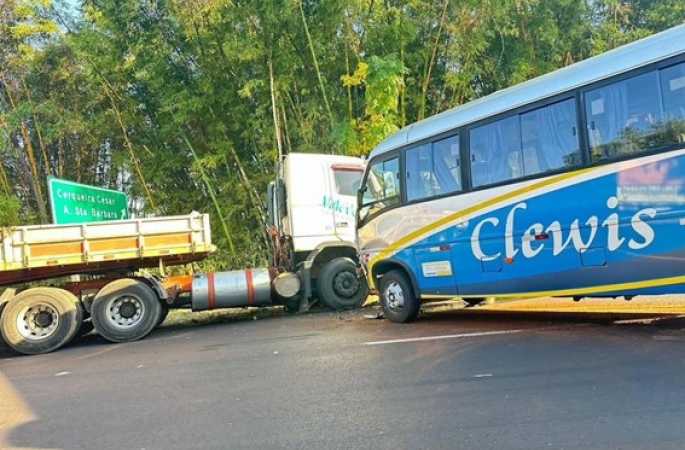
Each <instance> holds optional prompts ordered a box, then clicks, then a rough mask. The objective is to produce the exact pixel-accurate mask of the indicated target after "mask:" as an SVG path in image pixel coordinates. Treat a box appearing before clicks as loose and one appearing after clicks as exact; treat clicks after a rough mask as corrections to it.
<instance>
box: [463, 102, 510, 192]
mask: <svg viewBox="0 0 685 450" xmlns="http://www.w3.org/2000/svg"><path fill="white" fill-rule="evenodd" d="M469 141H470V144H469V153H470V160H471V183H472V185H473V187H478V186H484V185H488V184H494V183H499V182H501V181H506V180H509V179H512V178H517V177H519V176H521V175H522V172H523V171H522V169H521V137H520V131H519V117H518V115H516V116H512V117H507V118H506V119H502V120H498V121H497V122H493V123H490V124H487V125H483V126H482V127H478V128H474V129H473V130H471V132H470V134H469Z"/></svg>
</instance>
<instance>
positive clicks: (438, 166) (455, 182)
mask: <svg viewBox="0 0 685 450" xmlns="http://www.w3.org/2000/svg"><path fill="white" fill-rule="evenodd" d="M433 173H434V174H435V178H436V180H437V183H438V186H439V189H440V192H439V193H440V194H451V193H453V192H459V191H461V171H460V170H459V136H458V135H457V136H450V137H448V138H446V139H442V140H440V141H436V142H435V143H434V144H433Z"/></svg>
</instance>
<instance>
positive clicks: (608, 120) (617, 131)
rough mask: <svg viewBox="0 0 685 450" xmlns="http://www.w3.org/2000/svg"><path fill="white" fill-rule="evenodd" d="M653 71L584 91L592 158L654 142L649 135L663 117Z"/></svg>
mask: <svg viewBox="0 0 685 450" xmlns="http://www.w3.org/2000/svg"><path fill="white" fill-rule="evenodd" d="M657 75H658V74H657V72H656V71H653V72H649V73H645V74H642V75H638V76H636V77H632V78H628V79H627V80H623V81H619V82H617V83H614V84H610V85H608V86H604V87H602V88H599V89H595V90H592V91H589V92H587V93H586V94H585V113H586V116H587V123H588V136H589V140H590V147H591V156H592V161H593V162H596V161H602V160H605V159H610V158H616V157H621V156H626V155H630V154H634V153H639V152H641V151H644V150H647V149H649V148H652V147H655V146H656V145H657V144H656V142H655V141H654V139H653V136H654V135H655V134H656V133H657V130H658V126H659V123H660V122H661V121H662V117H663V113H662V107H661V101H660V95H659V81H658V76H657Z"/></svg>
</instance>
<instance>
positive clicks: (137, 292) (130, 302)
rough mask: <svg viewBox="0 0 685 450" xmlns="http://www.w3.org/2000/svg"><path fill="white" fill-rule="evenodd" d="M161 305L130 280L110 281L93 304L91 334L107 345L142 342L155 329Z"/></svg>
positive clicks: (146, 288)
mask: <svg viewBox="0 0 685 450" xmlns="http://www.w3.org/2000/svg"><path fill="white" fill-rule="evenodd" d="M161 308H162V305H161V304H160V302H159V300H157V296H156V295H155V293H154V292H153V291H152V289H150V287H149V286H148V285H146V284H145V283H143V282H142V281H138V280H133V279H131V278H122V279H120V280H116V281H112V282H111V283H109V284H108V285H106V286H105V287H103V288H102V289H101V290H100V292H98V293H97V295H96V296H95V299H94V300H93V307H92V310H91V313H90V314H91V318H92V320H93V325H95V331H97V332H98V334H99V335H100V336H102V337H104V338H105V339H107V340H108V341H112V342H132V341H137V340H138V339H142V338H144V337H145V336H147V335H148V333H150V331H152V329H153V328H154V327H155V326H157V323H158V321H159V319H160V317H161V311H160V309H161Z"/></svg>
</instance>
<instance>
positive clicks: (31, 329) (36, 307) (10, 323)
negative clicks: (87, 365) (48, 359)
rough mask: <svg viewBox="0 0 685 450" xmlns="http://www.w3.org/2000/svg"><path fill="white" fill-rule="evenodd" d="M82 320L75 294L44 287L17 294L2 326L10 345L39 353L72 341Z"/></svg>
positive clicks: (31, 353) (81, 310)
mask: <svg viewBox="0 0 685 450" xmlns="http://www.w3.org/2000/svg"><path fill="white" fill-rule="evenodd" d="M82 320H83V309H82V307H81V304H80V303H79V302H78V299H77V298H76V297H75V296H74V294H72V293H70V292H68V291H65V290H63V289H58V288H51V287H41V288H32V289H27V290H25V291H23V292H20V293H19V294H17V295H16V296H15V297H14V298H13V299H12V300H10V302H9V303H8V304H7V306H6V307H5V310H4V311H3V313H2V321H1V322H0V329H1V331H2V337H3V338H4V339H5V342H7V345H9V346H10V347H12V348H13V349H14V350H16V351H17V352H19V353H24V354H27V355H39V354H41V353H48V352H52V351H55V350H57V349H58V348H60V347H61V346H63V345H64V344H66V343H67V342H69V341H71V340H72V339H73V338H74V336H75V335H76V333H77V332H78V329H79V327H80V326H81V321H82Z"/></svg>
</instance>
